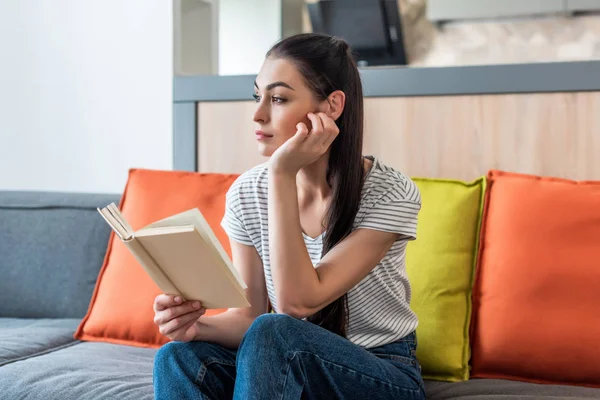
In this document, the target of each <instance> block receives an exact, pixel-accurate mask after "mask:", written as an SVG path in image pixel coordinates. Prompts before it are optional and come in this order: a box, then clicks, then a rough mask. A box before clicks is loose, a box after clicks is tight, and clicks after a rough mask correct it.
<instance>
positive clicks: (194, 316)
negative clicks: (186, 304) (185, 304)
mask: <svg viewBox="0 0 600 400" xmlns="http://www.w3.org/2000/svg"><path fill="white" fill-rule="evenodd" d="M204 310H205V309H202V310H199V311H194V312H191V313H187V314H183V315H180V316H178V317H177V318H173V319H172V320H170V321H169V322H167V323H166V324H162V325H161V326H160V327H159V331H160V333H162V334H163V335H169V334H171V333H173V332H174V331H176V330H178V329H179V328H181V327H183V326H185V325H188V324H189V325H191V324H193V323H194V322H196V321H197V320H198V318H200V317H201V316H202V315H203V314H204Z"/></svg>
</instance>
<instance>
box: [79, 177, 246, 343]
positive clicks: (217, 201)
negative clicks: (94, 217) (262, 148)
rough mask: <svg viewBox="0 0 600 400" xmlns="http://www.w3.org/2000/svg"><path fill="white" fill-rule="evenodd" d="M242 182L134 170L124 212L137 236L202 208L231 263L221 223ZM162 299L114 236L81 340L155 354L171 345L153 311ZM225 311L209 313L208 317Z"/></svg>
mask: <svg viewBox="0 0 600 400" xmlns="http://www.w3.org/2000/svg"><path fill="white" fill-rule="evenodd" d="M237 176H238V175H228V174H203V173H197V172H185V171H161V170H147V169H131V170H130V171H129V177H128V180H127V185H126V187H125V193H124V194H123V197H122V201H121V204H120V205H119V207H120V210H121V213H122V214H123V216H124V218H125V219H126V220H127V222H129V224H130V225H131V226H132V228H133V229H134V230H137V229H140V228H142V227H144V226H146V225H148V224H150V223H152V222H155V221H157V220H160V219H162V218H166V217H168V216H170V215H172V214H176V213H179V212H182V211H185V210H189V209H191V208H195V207H196V208H198V209H199V210H200V211H201V212H202V214H203V215H204V217H205V218H206V221H207V222H208V224H209V225H210V226H211V228H212V229H213V230H214V232H215V235H216V237H217V239H218V240H219V241H220V242H221V244H222V245H223V248H224V250H225V251H226V253H227V254H228V255H229V256H230V257H231V248H230V244H229V240H228V238H227V235H226V234H225V231H224V230H223V228H222V227H221V226H220V221H221V219H222V218H223V214H224V212H225V195H226V193H227V190H228V189H229V187H230V186H231V184H232V183H233V182H234V181H235V179H236V178H237ZM198 262H199V263H201V262H202V260H198ZM160 293H161V291H160V289H159V288H158V286H157V285H156V284H155V283H154V282H153V281H152V279H151V278H150V277H149V276H148V274H147V273H146V272H145V271H144V269H143V268H142V267H141V266H140V264H139V263H138V262H137V261H136V259H135V258H134V256H133V255H132V254H131V253H130V252H129V250H128V249H127V247H125V245H124V244H123V243H122V242H121V241H120V240H119V239H118V237H116V236H115V235H114V234H111V236H110V241H109V244H108V250H107V254H106V258H105V261H104V264H103V266H102V270H101V272H100V275H99V277H98V282H97V284H96V288H95V289H94V294H93V296H92V300H91V303H90V307H89V311H88V313H87V315H86V316H85V317H84V319H83V320H82V322H81V324H80V326H79V327H78V329H77V332H76V334H75V337H76V338H77V339H80V340H88V341H99V342H109V343H114V344H128V345H133V346H143V347H154V348H156V347H159V346H161V345H163V344H165V343H167V342H168V338H167V337H165V336H163V335H162V334H161V333H160V332H159V331H158V327H157V326H156V325H155V324H154V311H153V308H152V306H153V302H154V298H155V297H156V296H157V295H158V294H160ZM117 311H118V312H117ZM222 311H223V310H208V311H207V312H206V314H205V315H207V316H208V315H213V314H215V313H219V312H222Z"/></svg>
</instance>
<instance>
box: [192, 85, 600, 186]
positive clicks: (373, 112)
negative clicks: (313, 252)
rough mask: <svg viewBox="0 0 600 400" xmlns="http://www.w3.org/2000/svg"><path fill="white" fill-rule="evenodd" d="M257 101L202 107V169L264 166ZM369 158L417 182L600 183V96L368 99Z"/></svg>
mask: <svg viewBox="0 0 600 400" xmlns="http://www.w3.org/2000/svg"><path fill="white" fill-rule="evenodd" d="M254 107H255V104H254V103H253V102H230V103H202V104H200V105H199V112H200V114H199V118H200V122H199V135H200V137H199V166H200V171H206V172H237V173H239V172H242V171H244V170H246V169H248V168H250V167H252V166H253V165H256V164H258V163H259V162H263V161H265V160H266V159H264V158H263V157H261V156H258V154H257V150H256V149H257V146H256V142H255V139H254V135H253V130H254V124H253V122H252V112H253V110H254ZM364 139H365V141H364V154H373V155H375V156H377V157H379V158H380V159H381V160H382V161H384V162H385V163H387V164H389V165H391V166H393V167H395V168H398V169H399V170H401V171H402V172H404V173H406V174H408V175H410V176H427V177H443V178H454V179H463V180H471V179H474V178H476V177H478V176H481V175H483V174H485V173H486V172H487V170H489V169H491V168H497V169H503V170H509V171H515V172H524V173H531V174H539V175H549V176H558V177H565V178H571V179H596V180H600V92H589V93H583V92H582V93H537V94H514V95H513V94H509V95H476V96H432V97H396V98H367V99H365V136H364Z"/></svg>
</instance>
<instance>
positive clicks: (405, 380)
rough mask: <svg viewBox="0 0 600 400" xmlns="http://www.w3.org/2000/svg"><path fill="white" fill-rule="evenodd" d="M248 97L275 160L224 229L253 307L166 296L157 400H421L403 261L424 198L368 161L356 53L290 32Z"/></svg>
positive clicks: (255, 173)
mask: <svg viewBox="0 0 600 400" xmlns="http://www.w3.org/2000/svg"><path fill="white" fill-rule="evenodd" d="M254 90H255V94H254V97H255V99H256V111H255V114H254V122H255V125H256V127H257V130H256V139H257V140H258V147H259V151H260V152H261V154H263V155H265V156H268V157H269V160H268V162H266V163H264V164H261V165H259V166H256V167H254V168H252V169H251V170H249V171H247V172H245V173H244V174H242V175H241V176H240V177H239V178H238V179H237V180H236V182H235V183H234V184H233V185H232V186H231V188H230V189H229V191H228V193H227V198H226V212H225V216H224V218H223V222H222V226H223V228H224V229H225V231H226V232H227V234H228V235H229V237H230V242H231V249H232V258H233V263H234V265H235V266H236V268H238V269H239V270H240V272H241V275H242V277H243V278H244V281H245V282H246V283H247V285H248V289H247V294H248V298H249V301H250V303H251V304H252V306H251V307H249V308H245V309H230V310H228V311H227V312H225V313H223V314H220V315H216V316H210V317H201V316H202V315H203V313H204V309H203V308H202V305H201V304H199V303H198V302H191V301H190V302H185V303H182V302H181V299H178V298H175V297H173V296H168V295H161V296H158V297H157V298H156V300H155V303H154V310H155V313H156V316H155V323H156V324H157V325H158V326H159V329H160V331H161V333H162V334H164V335H166V336H167V337H169V338H170V339H172V341H171V342H170V343H168V344H166V345H165V346H163V347H162V348H161V349H160V350H159V351H158V353H157V355H156V358H155V368H154V388H155V394H156V397H157V399H171V398H172V399H175V398H178V399H179V398H210V399H221V398H232V397H234V398H237V399H299V398H301V397H302V398H323V399H331V398H348V399H376V398H381V399H423V398H424V391H423V380H422V378H421V375H420V366H419V364H418V363H417V360H416V358H415V349H416V338H415V333H414V332H415V329H416V326H417V318H416V316H415V314H414V313H413V312H412V311H411V309H410V307H409V302H410V294H411V292H410V285H409V282H408V279H407V276H406V271H405V261H404V260H405V250H406V244H407V242H408V241H409V240H412V239H414V238H415V233H416V223H417V215H418V212H419V210H420V196H419V191H418V189H417V187H416V186H415V184H414V182H412V181H411V180H410V179H409V178H408V177H406V176H404V175H403V174H401V173H400V172H398V171H396V170H394V169H392V168H390V167H388V166H386V165H384V164H383V163H382V162H381V161H379V160H378V159H376V158H375V157H372V156H368V157H363V155H362V142H363V137H362V135H363V96H362V87H361V81H360V76H359V73H358V70H357V67H356V64H355V62H354V61H353V58H352V55H351V50H350V49H349V48H348V45H347V44H346V43H345V42H344V41H343V40H340V39H337V38H333V37H330V36H326V35H321V34H302V35H297V36H293V37H289V38H286V39H284V40H282V41H280V42H278V43H277V44H275V46H274V47H273V48H272V49H271V50H270V51H269V52H268V53H267V56H266V58H265V61H264V64H263V66H262V68H261V70H260V72H259V73H258V75H257V78H256V81H255V87H254ZM267 210H268V212H267ZM269 306H270V307H272V309H273V311H274V313H269V312H268V311H269Z"/></svg>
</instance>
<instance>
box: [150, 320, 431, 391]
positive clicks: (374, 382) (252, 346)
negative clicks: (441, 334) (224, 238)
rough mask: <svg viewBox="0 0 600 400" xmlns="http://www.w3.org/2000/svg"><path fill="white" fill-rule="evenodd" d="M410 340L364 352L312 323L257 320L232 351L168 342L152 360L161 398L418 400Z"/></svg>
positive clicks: (418, 381)
mask: <svg viewBox="0 0 600 400" xmlns="http://www.w3.org/2000/svg"><path fill="white" fill-rule="evenodd" d="M415 350H416V339H415V335H414V333H413V334H410V335H408V336H406V337H405V338H403V339H401V340H399V341H397V342H394V343H391V344H387V345H384V346H380V347H376V348H372V349H364V348H362V347H360V346H357V345H355V344H353V343H351V342H350V341H348V340H347V339H344V338H342V337H340V336H338V335H336V334H333V333H331V332H329V331H327V330H325V329H323V328H321V327H319V326H317V325H315V324H313V323H310V322H307V321H303V320H299V319H295V318H292V317H290V316H287V315H283V314H264V315H261V316H260V317H258V318H257V319H256V320H255V321H254V322H253V323H252V325H250V328H249V329H248V331H247V332H246V334H245V335H244V338H243V339H242V342H241V343H240V346H239V348H238V349H237V351H236V350H231V349H226V348H224V347H222V346H219V345H217V344H213V343H207V342H188V343H183V342H170V343H167V344H166V345H164V346H162V347H161V348H160V349H159V350H158V352H157V353H156V356H155V359H154V394H155V398H156V399H157V400H162V399H231V398H234V399H244V400H246V399H265V400H279V399H300V398H303V399H304V398H307V399H425V393H424V388H423V379H422V377H421V373H420V371H421V367H420V366H419V364H418V362H417V360H416V358H415Z"/></svg>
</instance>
